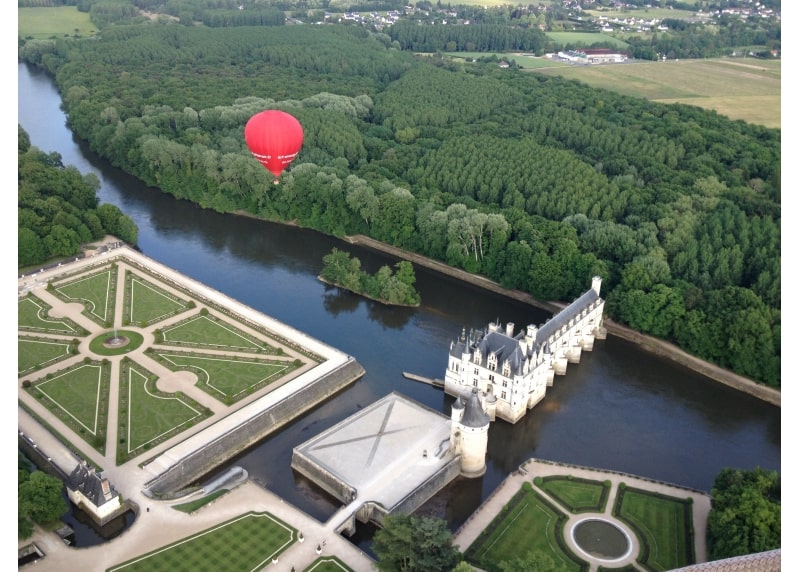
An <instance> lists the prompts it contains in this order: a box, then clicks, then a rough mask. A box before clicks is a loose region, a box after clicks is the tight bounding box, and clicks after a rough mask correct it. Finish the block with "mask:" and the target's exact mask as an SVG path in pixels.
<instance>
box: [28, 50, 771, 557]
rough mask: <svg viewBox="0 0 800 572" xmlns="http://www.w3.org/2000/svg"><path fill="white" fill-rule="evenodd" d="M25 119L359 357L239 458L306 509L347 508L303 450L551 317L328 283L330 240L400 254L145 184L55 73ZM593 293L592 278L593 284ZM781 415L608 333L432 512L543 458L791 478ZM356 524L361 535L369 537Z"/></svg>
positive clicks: (678, 474) (481, 495)
mask: <svg viewBox="0 0 800 572" xmlns="http://www.w3.org/2000/svg"><path fill="white" fill-rule="evenodd" d="M18 101H19V109H18V113H19V123H20V124H21V125H22V127H23V128H25V130H26V131H27V132H28V134H29V135H30V138H31V142H32V143H33V144H34V145H36V146H37V147H39V148H40V149H41V150H42V151H44V152H47V153H49V152H53V151H55V152H58V153H60V154H61V156H62V159H63V162H64V164H65V165H74V166H76V167H77V168H78V169H79V170H80V171H81V172H83V173H87V172H94V173H95V174H96V175H97V176H98V177H99V179H100V181H101V189H100V192H99V197H100V200H101V201H102V202H109V203H113V204H116V205H117V206H119V207H120V208H121V209H122V210H123V211H124V212H125V213H126V214H127V215H129V216H130V217H131V218H132V219H133V220H134V221H135V222H136V224H137V225H138V227H139V245H138V246H139V248H140V249H141V251H142V252H143V253H144V254H146V255H147V256H149V257H151V258H153V259H155V260H158V261H159V262H161V263H164V264H167V265H169V266H171V267H173V268H175V269H176V270H178V271H180V272H182V273H184V274H186V275H188V276H191V277H192V278H195V279H197V280H200V281H201V282H204V283H206V284H208V285H209V286H212V287H213V288H216V289H218V290H220V291H221V292H224V293H225V294H227V295H229V296H231V297H233V298H235V299H237V300H239V301H241V302H243V303H245V304H247V305H249V306H251V307H253V308H255V309H257V310H259V311H261V312H264V313H265V314H268V315H270V316H273V317H275V318H277V319H278V320H281V321H283V322H285V323H287V324H289V325H291V326H293V327H295V328H298V329H300V330H302V331H304V332H307V333H308V334H310V335H311V336H314V337H316V338H318V339H319V340H321V341H324V342H325V343H328V344H330V345H332V346H334V347H336V348H338V349H340V350H342V351H345V352H347V353H349V354H351V355H353V356H355V357H356V358H357V359H358V361H359V362H360V363H361V364H362V365H363V366H364V367H365V369H366V371H367V373H366V375H365V376H364V377H363V378H362V379H361V380H359V381H358V382H356V383H355V384H354V385H353V386H351V387H350V388H348V389H346V390H345V391H343V392H342V393H340V394H339V395H337V396H336V397H335V398H333V399H331V400H329V401H328V402H326V403H324V404H322V405H321V406H319V407H317V408H316V409H314V410H313V411H312V412H310V413H308V414H307V415H305V416H303V417H302V418H300V419H297V420H296V421H295V422H293V423H292V424H291V425H289V426H287V427H286V428H285V429H284V430H283V431H281V432H280V433H279V434H277V435H275V436H272V437H270V438H269V439H267V440H265V441H264V442H262V443H260V444H258V445H256V446H255V447H253V448H252V449H250V450H249V451H247V452H245V453H244V454H242V455H240V456H239V457H238V458H236V459H234V460H233V461H231V463H229V465H230V464H234V463H235V464H238V465H241V466H243V467H244V468H245V469H247V471H248V472H249V473H250V475H252V476H253V477H254V479H255V480H257V481H258V482H261V483H263V484H264V486H266V487H268V488H269V489H270V490H272V491H274V492H275V493H277V494H279V495H281V496H282V497H284V498H285V499H286V500H287V501H288V502H291V503H292V504H294V505H295V506H297V507H298V508H300V509H302V510H304V511H305V512H307V513H309V514H310V515H312V516H315V517H316V518H319V519H320V520H325V519H326V518H327V516H328V515H330V514H331V513H332V512H333V510H334V509H335V508H337V507H336V505H335V503H334V502H332V501H331V500H330V499H329V498H327V497H326V495H324V494H322V493H320V492H318V491H317V490H316V488H315V487H314V486H313V485H311V484H310V483H309V482H307V481H305V480H304V479H302V478H301V477H299V476H297V475H295V474H294V473H293V471H292V469H291V467H290V460H291V453H292V448H293V447H295V446H296V445H298V444H300V443H302V442H303V441H305V440H307V439H308V438H310V437H311V436H313V435H316V434H317V433H319V432H320V431H322V430H324V429H326V428H328V427H330V426H331V425H333V424H334V423H337V422H339V421H341V420H342V419H344V418H345V417H347V416H349V415H351V414H352V413H354V412H355V411H357V410H358V409H359V408H361V407H363V406H365V405H367V404H369V403H372V402H373V401H375V400H377V399H379V398H381V397H383V396H384V395H386V394H387V393H389V392H391V391H395V390H396V391H399V392H401V393H403V394H405V395H407V396H409V397H411V398H413V399H416V400H418V401H420V402H422V403H423V404H425V405H427V406H429V407H432V408H434V409H437V410H439V411H442V412H443V413H445V414H447V415H449V412H450V409H449V405H450V403H451V398H449V397H447V396H445V395H444V394H443V393H442V391H441V390H437V389H434V388H432V387H428V386H426V385H423V384H420V383H417V382H413V381H409V380H406V379H405V378H403V377H402V372H403V371H409V372H412V373H416V374H419V375H422V376H426V377H439V378H441V377H443V375H444V369H445V367H446V365H447V353H448V350H449V346H450V342H451V341H453V340H455V339H456V338H457V337H458V336H459V335H460V333H461V330H462V328H464V327H466V328H470V327H477V328H483V327H485V326H486V324H487V323H488V322H490V321H493V320H497V319H499V320H500V322H501V323H503V324H505V323H506V322H514V323H515V324H516V328H517V330H518V329H519V328H521V327H524V326H525V325H527V324H530V323H533V324H539V323H542V322H544V321H545V320H546V319H547V318H548V317H549V315H548V314H547V313H546V312H544V311H542V310H539V309H537V308H533V307H530V306H527V305H524V304H521V303H518V302H514V301H511V300H508V299H506V298H503V297H501V296H498V295H495V294H491V293H488V292H485V291H483V290H481V289H478V288H475V287H472V286H470V285H467V284H463V283H460V282H457V281H455V280H453V279H451V278H448V277H446V276H442V275H439V274H436V273H434V272H431V271H427V270H425V269H421V268H417V269H416V271H417V288H418V290H419V292H420V294H421V296H422V306H421V307H419V308H415V309H409V308H387V307H384V306H382V305H380V304H377V303H374V302H370V301H367V300H365V299H362V298H359V297H357V296H355V295H351V294H349V293H344V292H340V291H338V290H336V289H335V288H330V287H326V286H325V285H324V284H322V283H321V282H319V281H318V280H317V278H316V276H317V274H318V273H319V271H320V269H321V266H322V257H323V256H324V255H325V254H327V253H329V252H330V251H331V249H332V248H333V247H337V248H339V249H340V250H346V251H348V252H351V253H353V254H354V255H356V256H358V257H359V258H360V259H361V260H362V263H363V268H364V269H365V270H367V271H370V272H374V271H375V270H377V268H379V267H380V266H382V265H384V264H394V262H396V260H394V259H392V258H390V257H388V256H385V255H382V254H378V253H376V252H373V251H370V250H365V249H361V248H355V247H352V246H350V245H348V244H346V243H343V242H341V241H339V240H337V239H334V238H331V237H327V236H324V235H321V234H318V233H316V232H313V231H309V230H303V229H298V228H293V227H288V226H283V225H278V224H271V223H266V222H263V221H257V220H253V219H249V218H243V217H236V216H233V215H221V214H218V213H215V212H212V211H206V210H202V209H200V208H199V207H197V206H195V205H193V204H191V203H188V202H185V201H179V200H176V199H174V198H172V197H171V196H169V195H166V194H163V193H161V192H159V191H157V190H155V189H151V188H148V187H146V186H144V185H143V184H142V183H141V182H139V181H138V180H136V179H134V178H132V177H129V176H128V175H126V174H125V173H122V172H120V171H119V170H117V169H115V168H114V167H112V166H111V165H110V164H108V163H107V162H106V161H104V160H102V159H100V158H99V157H97V156H96V155H94V154H93V153H91V152H90V151H89V150H88V146H87V145H86V144H85V143H83V142H81V141H78V140H77V139H76V138H75V137H74V136H73V135H72V133H71V132H70V131H69V129H68V128H67V127H66V120H65V116H64V113H63V112H62V111H61V110H60V107H59V106H60V103H61V99H60V96H59V94H58V92H57V90H56V89H55V86H54V84H53V82H52V80H51V79H50V77H49V76H47V75H46V74H43V73H41V72H39V71H37V70H35V69H33V68H29V67H28V66H27V65H26V64H19V100H18ZM589 286H590V284H589V280H588V279H587V284H586V287H587V288H588V287H589ZM780 413H781V412H780V408H779V407H775V406H772V405H769V404H766V403H764V402H762V401H760V400H758V399H756V398H753V397H750V396H748V395H743V394H740V393H738V392H736V391H734V390H732V389H729V388H727V387H725V386H723V385H721V384H718V383H716V382H714V381H712V380H709V379H707V378H704V377H702V376H700V375H698V374H695V373H693V372H692V371H689V370H687V369H684V368H682V367H679V366H677V365H674V364H672V363H671V362H668V361H665V360H663V359H661V358H658V357H654V356H652V355H649V354H647V353H644V352H642V351H641V350H639V349H638V348H637V347H636V346H635V345H633V344H630V343H628V342H625V341H623V340H620V339H618V338H614V337H613V336H609V337H608V339H607V340H604V341H597V342H596V343H595V347H594V351H593V352H591V353H586V352H585V353H584V354H583V356H582V358H581V363H580V364H570V365H569V367H568V371H567V375H565V376H560V377H557V378H556V380H555V383H554V385H553V387H552V388H550V389H548V392H547V396H546V397H545V399H544V400H543V401H542V402H541V403H540V404H539V405H537V406H536V408H535V409H534V410H533V411H532V412H530V413H529V414H528V415H527V416H526V417H525V418H524V419H523V420H521V421H519V422H518V423H517V424H515V425H510V424H507V423H505V422H502V421H498V422H496V423H494V424H493V425H492V427H491V429H490V431H489V458H488V460H487V464H488V467H487V471H486V474H485V475H484V476H483V477H481V478H478V479H474V480H457V481H456V482H454V483H453V484H451V485H450V486H449V487H447V488H446V489H445V490H444V491H442V492H441V493H439V494H438V495H437V496H436V497H434V498H433V499H432V500H431V501H429V502H428V503H427V504H426V505H425V506H424V507H423V508H422V509H420V510H421V511H424V512H427V513H429V514H435V515H437V516H441V517H443V518H445V519H447V522H448V526H449V527H450V528H451V529H452V530H455V529H456V528H457V527H458V526H460V525H461V524H462V523H463V522H464V521H465V520H466V519H467V517H468V516H469V515H470V514H471V513H472V512H473V511H474V510H475V508H477V507H478V505H480V503H481V502H482V501H483V500H484V499H486V497H487V496H488V495H489V494H491V492H492V491H493V490H494V489H495V488H496V487H497V485H498V484H499V483H500V482H501V481H502V480H503V478H505V476H506V475H507V474H508V473H510V472H511V471H514V470H515V469H516V468H517V467H518V466H519V465H520V463H522V462H523V461H525V460H526V459H528V458H530V457H539V458H543V459H549V460H554V461H560V462H566V463H573V464H578V465H586V466H591V467H598V468H605V469H611V470H615V471H622V472H629V473H633V474H637V475H642V476H645V477H650V478H654V479H659V480H663V481H667V482H670V483H675V484H679V485H684V486H688V487H692V488H696V489H700V490H704V491H710V490H711V487H712V485H713V482H714V477H715V476H716V474H717V473H718V472H719V471H720V469H722V468H723V467H737V468H744V469H750V468H753V467H756V466H760V467H763V468H766V469H775V470H778V471H780V461H781V456H780V445H781V443H780V441H781V425H780ZM363 535H367V536H368V535H369V533H368V532H362V531H359V532H358V533H357V534H356V537H354V540H355V542H357V543H359V544H362V545H364V546H365V547H367V546H368V544H369V542H368V540H365V539H364V538H365V537H364V536H363Z"/></svg>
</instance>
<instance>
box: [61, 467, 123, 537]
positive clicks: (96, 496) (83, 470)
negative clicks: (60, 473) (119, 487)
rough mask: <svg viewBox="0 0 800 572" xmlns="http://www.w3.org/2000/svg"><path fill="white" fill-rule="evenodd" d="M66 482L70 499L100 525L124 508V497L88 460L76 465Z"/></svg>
mask: <svg viewBox="0 0 800 572" xmlns="http://www.w3.org/2000/svg"><path fill="white" fill-rule="evenodd" d="M65 484H66V488H67V496H69V500H71V501H72V502H73V503H74V504H75V505H76V506H77V507H78V508H81V509H83V510H84V511H85V512H86V513H87V514H88V515H89V516H91V517H92V519H93V520H94V521H95V522H97V523H98V524H99V525H100V526H103V525H104V524H105V523H106V522H108V521H109V520H111V519H113V518H115V517H116V516H118V515H119V513H120V511H122V510H123V506H122V497H120V495H119V493H118V492H117V491H116V489H114V487H112V486H111V483H110V482H109V480H108V479H106V478H104V477H103V476H102V475H99V474H97V472H95V470H94V467H91V466H89V463H88V462H86V461H83V462H82V463H79V464H78V465H77V466H76V467H75V469H74V470H73V471H72V473H71V474H70V476H69V478H68V479H67V481H66V483H65Z"/></svg>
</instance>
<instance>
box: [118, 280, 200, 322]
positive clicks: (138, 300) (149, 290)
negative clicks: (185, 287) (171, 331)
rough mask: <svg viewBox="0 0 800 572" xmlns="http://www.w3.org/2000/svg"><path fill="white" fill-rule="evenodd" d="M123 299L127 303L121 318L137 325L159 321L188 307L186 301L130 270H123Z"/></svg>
mask: <svg viewBox="0 0 800 572" xmlns="http://www.w3.org/2000/svg"><path fill="white" fill-rule="evenodd" d="M125 299H126V301H127V302H128V303H126V304H125V313H124V318H123V319H124V320H126V321H127V322H128V323H129V324H135V325H138V326H146V325H147V324H152V323H154V322H159V321H161V320H164V319H166V318H169V317H172V316H175V315H177V314H179V313H180V312H183V311H185V310H186V309H187V308H189V307H190V304H189V302H188V301H186V300H182V299H180V298H179V297H177V296H175V295H173V294H171V293H169V292H167V291H166V290H164V289H163V288H159V287H158V286H156V285H155V284H153V283H152V282H150V281H149V280H145V279H143V278H142V277H141V276H137V275H136V274H133V273H132V272H130V271H127V272H125Z"/></svg>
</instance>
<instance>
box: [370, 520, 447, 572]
mask: <svg viewBox="0 0 800 572" xmlns="http://www.w3.org/2000/svg"><path fill="white" fill-rule="evenodd" d="M372 549H373V550H374V551H375V554H376V555H377V556H378V564H377V566H378V570H381V571H382V572H413V571H417V570H425V571H426V572H450V571H451V570H452V569H453V568H454V567H455V566H456V565H457V564H458V563H459V562H460V561H461V553H460V552H459V551H458V548H457V547H456V546H454V545H453V535H452V533H451V532H450V531H449V530H448V529H447V526H446V523H445V521H444V520H442V519H439V518H433V517H428V516H415V515H404V514H397V515H389V516H387V517H386V518H385V519H384V522H383V528H381V529H379V530H378V531H377V532H376V533H375V537H374V539H373V542H372Z"/></svg>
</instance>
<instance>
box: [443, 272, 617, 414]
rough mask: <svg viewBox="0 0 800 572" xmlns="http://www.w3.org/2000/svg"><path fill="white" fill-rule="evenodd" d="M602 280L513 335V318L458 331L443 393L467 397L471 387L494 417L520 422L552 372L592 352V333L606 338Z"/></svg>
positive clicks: (550, 379)
mask: <svg viewBox="0 0 800 572" xmlns="http://www.w3.org/2000/svg"><path fill="white" fill-rule="evenodd" d="M600 285H601V279H600V277H598V276H595V277H594V278H593V279H592V287H591V288H590V289H589V290H587V291H586V292H585V293H584V294H583V295H581V296H580V297H579V298H577V299H576V300H575V301H574V302H572V303H571V304H570V305H568V306H567V307H566V308H564V309H563V310H562V311H561V312H559V313H558V314H556V315H555V316H553V318H551V319H550V320H548V321H547V322H546V323H544V324H542V325H541V326H539V327H536V326H534V325H529V326H527V328H526V329H525V331H520V332H519V333H517V334H516V335H515V333H514V324H513V322H509V323H508V324H506V326H505V328H504V329H503V328H501V326H500V324H497V323H490V324H489V326H488V328H487V329H486V330H482V331H476V330H471V331H470V332H469V334H467V332H466V331H464V332H462V334H461V338H460V339H459V340H458V341H456V342H453V343H452V344H451V345H450V354H449V356H448V363H447V371H446V372H445V377H444V389H445V392H446V393H448V394H449V395H453V396H461V397H463V398H464V399H466V398H467V397H468V396H469V395H470V394H471V393H472V391H473V389H475V390H477V391H478V392H479V394H480V398H481V401H482V402H483V406H484V409H485V411H486V413H487V414H488V415H489V417H490V419H491V420H492V421H494V419H495V418H496V417H499V418H500V419H503V420H504V421H508V422H510V423H516V422H517V421H519V420H520V419H521V418H522V417H524V416H525V414H526V413H527V411H528V410H529V409H532V408H533V407H534V406H535V405H536V404H537V403H538V402H539V401H541V400H542V398H544V396H545V392H546V390H547V387H549V386H551V385H552V384H553V379H554V377H555V375H564V374H565V373H566V371H567V364H568V363H578V362H579V361H580V355H581V352H582V351H592V349H593V347H594V340H595V338H600V339H603V338H605V329H604V328H603V325H602V324H603V308H604V305H605V301H604V300H603V299H602V298H600Z"/></svg>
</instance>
